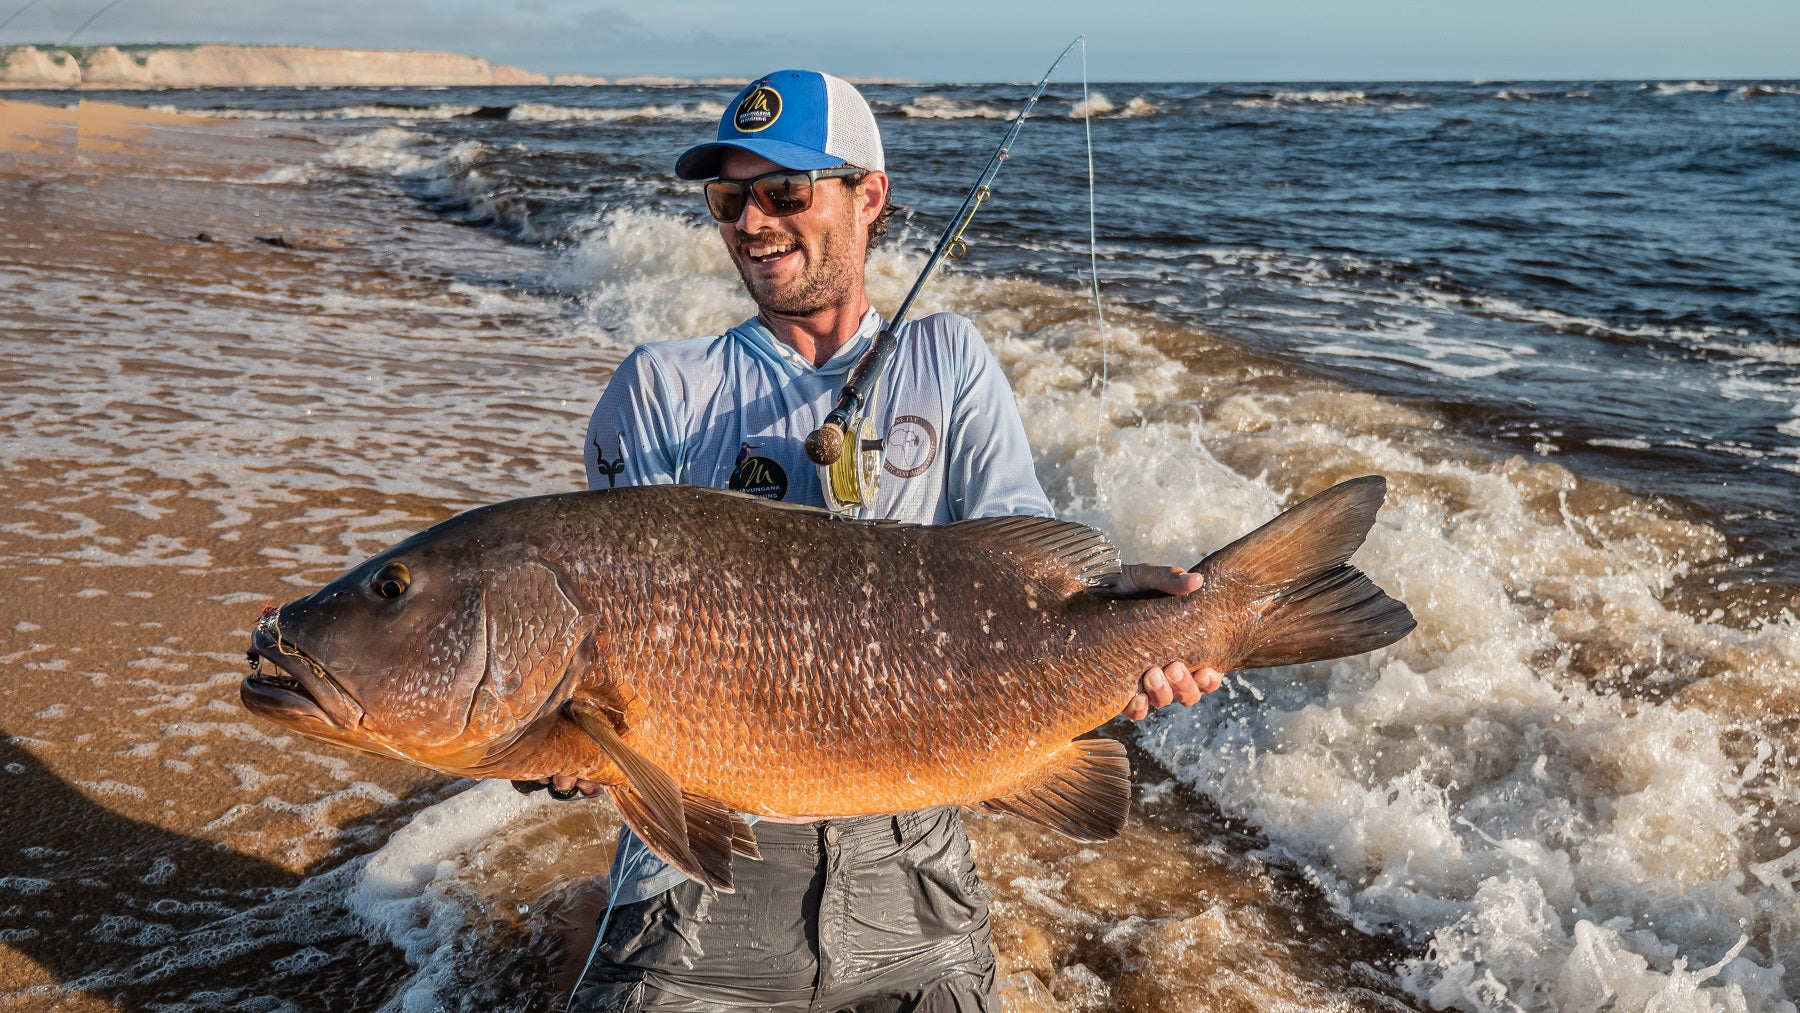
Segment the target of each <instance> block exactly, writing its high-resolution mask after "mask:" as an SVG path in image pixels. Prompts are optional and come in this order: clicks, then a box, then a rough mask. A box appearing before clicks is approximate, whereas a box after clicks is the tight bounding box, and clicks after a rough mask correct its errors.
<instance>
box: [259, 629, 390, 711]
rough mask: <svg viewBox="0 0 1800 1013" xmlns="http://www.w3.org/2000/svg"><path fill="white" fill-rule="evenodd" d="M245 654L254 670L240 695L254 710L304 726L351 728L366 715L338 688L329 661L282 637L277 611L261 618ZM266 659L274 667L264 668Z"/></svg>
mask: <svg viewBox="0 0 1800 1013" xmlns="http://www.w3.org/2000/svg"><path fill="white" fill-rule="evenodd" d="M244 656H245V657H246V658H247V659H249V662H250V674H249V675H248V676H246V677H245V678H244V681H243V683H242V684H241V685H239V687H238V697H239V699H241V700H242V701H243V703H244V706H245V707H246V708H248V709H249V710H250V712H251V713H253V714H259V715H261V716H263V717H266V718H269V719H270V720H273V721H276V722H279V723H281V724H286V725H293V726H297V727H300V728H301V729H302V730H305V726H307V725H322V726H324V727H325V728H327V729H336V730H342V731H348V730H349V729H352V728H355V727H356V726H357V725H358V724H359V723H360V722H361V721H362V716H363V712H362V707H360V706H358V705H357V704H356V702H355V701H353V700H351V699H350V698H349V696H347V695H346V694H345V693H344V691H343V690H342V689H339V688H338V685H337V683H336V681H334V680H333V679H332V678H331V676H330V675H329V674H328V673H327V672H326V671H325V666H324V665H321V664H319V663H318V662H317V661H315V660H314V659H313V658H312V657H311V656H310V655H308V654H307V653H306V652H305V651H303V650H301V649H300V648H299V647H298V646H297V645H295V644H294V642H293V641H291V640H287V639H285V638H283V637H282V635H281V629H280V626H279V620H278V618H277V617H276V616H273V615H271V616H269V617H267V618H266V619H264V620H263V621H262V622H260V623H258V624H257V627H256V632H255V633H254V634H252V636H251V641H250V650H248V651H246V652H245V654H244ZM264 661H267V662H269V663H270V664H271V665H273V666H275V671H272V672H271V671H268V670H265V669H264V668H263V666H262V663H263V662H264Z"/></svg>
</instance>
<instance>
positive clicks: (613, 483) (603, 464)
mask: <svg viewBox="0 0 1800 1013" xmlns="http://www.w3.org/2000/svg"><path fill="white" fill-rule="evenodd" d="M595 458H596V459H595V461H594V470H595V471H597V472H599V473H600V474H602V475H605V476H606V487H607V488H608V489H613V488H617V487H618V484H619V476H620V475H623V474H625V455H624V454H620V455H619V456H618V457H615V458H613V459H612V460H610V461H609V460H607V459H606V455H605V454H596V455H595Z"/></svg>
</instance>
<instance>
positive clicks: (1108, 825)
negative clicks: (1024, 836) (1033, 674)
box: [981, 739, 1131, 841]
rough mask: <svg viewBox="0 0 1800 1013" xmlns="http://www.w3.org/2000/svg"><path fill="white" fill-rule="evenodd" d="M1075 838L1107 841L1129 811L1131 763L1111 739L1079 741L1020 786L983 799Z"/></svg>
mask: <svg viewBox="0 0 1800 1013" xmlns="http://www.w3.org/2000/svg"><path fill="white" fill-rule="evenodd" d="M981 807H982V808H983V809H986V810H988V811H990V812H997V813H1009V814H1011V815H1013V816H1018V817H1020V818H1021V819H1028V820H1030V821H1031V822H1033V823H1037V824H1041V825H1043V826H1046V827H1049V828H1050V829H1052V830H1055V831H1058V832H1060V833H1063V834H1066V835H1068V836H1070V837H1073V838H1075V839H1076V840H1078V841H1110V840H1112V839H1113V838H1114V837H1117V836H1119V831H1120V829H1122V828H1123V827H1124V826H1125V815H1126V813H1128V812H1129V811H1130V810H1131V761H1129V760H1127V759H1126V758H1125V747H1124V746H1121V745H1119V743H1118V742H1116V741H1114V740H1112V739H1080V740H1077V741H1075V742H1071V743H1069V745H1068V748H1066V749H1064V750H1063V751H1062V752H1060V753H1058V754H1057V755H1056V757H1055V758H1054V759H1052V760H1051V761H1050V762H1049V763H1047V764H1045V765H1044V766H1043V767H1042V768H1041V769H1040V770H1038V772H1037V773H1036V775H1035V776H1034V777H1033V779H1032V780H1031V781H1030V782H1028V783H1027V784H1026V785H1024V786H1023V787H1021V788H1020V789H1019V790H1017V791H1014V792H1013V793H1012V794H1010V795H1006V796H1004V797H1001V798H990V799H988V800H987V801H985V802H983V803H981Z"/></svg>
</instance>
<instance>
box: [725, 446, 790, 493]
mask: <svg viewBox="0 0 1800 1013" xmlns="http://www.w3.org/2000/svg"><path fill="white" fill-rule="evenodd" d="M760 449H761V448H760V447H758V446H757V445H756V444H754V443H742V444H739V445H738V456H737V466H736V467H734V468H732V469H731V477H730V478H729V479H726V481H725V488H727V489H731V490H733V491H734V492H747V493H749V494H750V495H752V496H761V497H762V498H764V499H781V498H782V497H784V496H786V495H787V490H788V477H787V472H785V471H783V470H782V468H781V465H780V464H778V463H776V461H775V460H774V459H773V458H769V457H756V456H753V455H752V454H751V453H750V451H752V450H760Z"/></svg>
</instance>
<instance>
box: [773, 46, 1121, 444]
mask: <svg viewBox="0 0 1800 1013" xmlns="http://www.w3.org/2000/svg"><path fill="white" fill-rule="evenodd" d="M1084 38H1086V36H1085V35H1083V36H1076V38H1075V41H1074V42H1071V43H1069V44H1068V46H1067V47H1065V48H1064V49H1063V51H1062V52H1061V53H1060V54H1058V56H1057V57H1056V62H1055V63H1052V64H1051V65H1050V69H1049V70H1046V71H1044V76H1043V78H1042V79H1041V80H1039V81H1038V84H1037V90H1036V91H1034V92H1032V93H1031V98H1029V99H1026V100H1025V106H1024V108H1022V109H1020V110H1019V115H1017V116H1015V117H1013V121H1012V126H1011V127H1009V128H1007V131H1006V136H1005V137H1003V138H1001V140H1000V146H999V147H998V148H995V149H994V154H993V157H991V158H989V159H988V163H987V168H985V169H983V170H981V178H979V179H977V180H976V181H975V185H974V186H973V187H971V188H970V189H969V193H968V196H966V197H964V198H963V202H962V207H961V208H960V209H959V210H958V211H957V212H956V217H954V218H952V219H951V220H950V224H949V225H947V226H945V228H944V234H943V235H941V236H939V237H938V241H937V245H936V246H934V247H932V249H931V256H930V257H929V258H927V259H926V261H925V267H924V269H923V270H921V271H920V272H919V277H918V279H917V280H915V281H914V282H913V284H912V289H911V290H910V291H908V292H907V293H906V298H905V299H902V300H901V301H900V308H899V309H897V310H895V311H894V315H893V317H892V318H891V319H889V320H888V322H887V326H886V327H883V328H882V329H881V332H880V333H879V334H877V335H875V340H874V341H872V342H870V343H869V348H868V351H865V352H863V354H862V358H860V359H858V360H857V361H856V367H855V368H854V369H852V370H851V371H850V379H849V381H848V382H847V383H845V384H844V389H843V391H842V392H841V393H840V394H838V400H837V407H835V408H833V409H832V410H831V414H829V415H826V416H825V422H824V424H823V425H821V426H819V428H817V429H815V430H813V433H812V435H811V436H808V437H807V438H806V456H807V457H810V458H812V460H813V463H814V464H818V465H822V466H825V467H830V466H831V465H834V464H836V463H837V462H838V459H839V458H841V457H843V455H844V450H845V446H846V443H847V442H848V441H849V440H860V439H861V436H860V434H859V433H858V432H857V429H858V428H860V427H855V426H852V425H851V420H852V418H853V417H854V416H855V415H856V413H857V412H858V411H861V410H862V408H863V406H864V405H865V404H866V403H867V401H868V397H869V392H870V391H872V390H874V389H875V385H876V384H877V383H879V382H880V380H881V374H882V373H883V372H884V371H885V370H886V369H887V364H888V362H889V361H891V360H892V359H893V357H894V346H895V345H896V344H897V343H898V340H899V339H898V338H896V337H895V336H894V332H895V331H898V330H899V329H900V325H901V323H903V322H904V321H905V320H906V314H907V312H908V311H910V310H911V309H912V304H913V300H914V299H915V298H917V297H918V295H919V290H920V289H922V288H924V287H925V283H926V282H928V281H930V280H931V276H932V275H933V274H936V273H937V269H938V267H939V266H940V265H941V264H942V263H943V262H944V258H945V257H960V256H962V254H963V251H964V250H966V249H967V248H968V247H967V246H966V245H965V244H964V243H963V239H962V234H963V230H964V229H967V228H968V227H969V222H970V221H972V220H973V219H974V218H975V212H976V211H979V210H980V209H981V205H983V204H985V203H987V201H988V198H989V197H991V196H993V191H991V190H990V189H988V185H989V184H990V183H992V182H993V181H994V177H995V176H997V175H999V173H1000V165H1001V163H1003V162H1005V161H1006V160H1007V158H1008V157H1010V154H1011V152H1010V150H1009V149H1010V148H1011V147H1012V142H1013V140H1014V139H1015V138H1017V137H1018V136H1019V128H1020V127H1022V126H1024V125H1025V117H1027V116H1030V115H1031V110H1032V107H1033V106H1035V105H1037V100H1038V99H1039V98H1040V97H1042V96H1043V94H1044V89H1045V88H1047V87H1049V85H1050V75H1051V74H1054V73H1056V68H1057V67H1059V66H1061V65H1062V62H1063V57H1065V56H1068V55H1069V50H1071V49H1074V48H1075V47H1076V46H1078V45H1080V44H1081V41H1082V39H1084ZM851 449H852V452H853V453H854V450H855V448H851Z"/></svg>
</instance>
